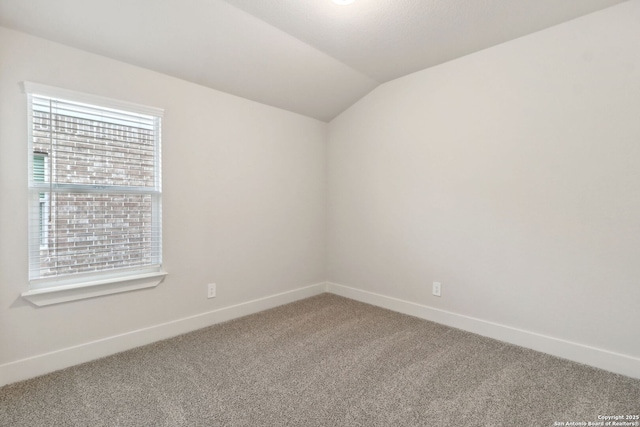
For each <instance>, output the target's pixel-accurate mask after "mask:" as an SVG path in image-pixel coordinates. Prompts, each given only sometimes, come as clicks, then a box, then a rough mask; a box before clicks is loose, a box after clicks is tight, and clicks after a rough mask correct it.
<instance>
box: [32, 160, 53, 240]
mask: <svg viewBox="0 0 640 427" xmlns="http://www.w3.org/2000/svg"><path fill="white" fill-rule="evenodd" d="M47 165H48V163H47V154H46V153H38V152H34V153H33V180H34V182H39V183H43V182H45V181H46V178H45V177H46V176H47V170H48V169H49V168H48V166H47ZM38 206H39V207H38V235H39V236H40V250H45V249H47V247H48V241H49V240H48V238H49V228H48V227H49V193H38Z"/></svg>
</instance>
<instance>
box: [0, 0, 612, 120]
mask: <svg viewBox="0 0 640 427" xmlns="http://www.w3.org/2000/svg"><path fill="white" fill-rule="evenodd" d="M622 1H624V0H437V1H436V0H355V2H354V3H353V4H351V5H349V6H338V5H335V4H333V3H332V2H331V1H330V0H305V1H301V0H271V1H257V0H126V1H123V0H122V1H104V0H28V1H26V0H0V25H2V26H5V27H8V28H13V29H16V30H19V31H24V32H26V33H30V34H33V35H36V36H39V37H43V38H47V39H50V40H53V41H56V42H60V43H64V44H67V45H70V46H73V47H77V48H80V49H84V50H87V51H90V52H94V53H97V54H100V55H104V56H107V57H111V58H114V59H118V60H121V61H125V62H129V63H131V64H134V65H138V66H142V67H146V68H149V69H152V70H156V71H159V72H162V73H165V74H169V75H172V76H175V77H179V78H182V79H185V80H189V81H192V82H195V83H198V84H201V85H204V86H208V87H211V88H214V89H219V90H222V91H225V92H228V93H231V94H235V95H238V96H242V97H244V98H248V99H253V100H256V101H258V102H262V103H265V104H269V105H273V106H276V107H279V108H283V109H286V110H290V111H294V112H297V113H300V114H304V115H307V116H310V117H315V118H318V119H320V120H323V121H329V120H331V119H332V118H333V117H335V116H336V115H337V114H339V113H340V112H342V111H343V110H345V109H346V108H347V107H349V106H350V105H351V104H353V103H354V102H356V101H357V100H358V99H360V98H361V97H362V96H364V95H365V94H367V93H368V92H369V91H371V90H372V89H373V88H375V87H376V86H377V85H378V84H380V83H383V82H385V81H388V80H390V79H394V78H397V77H400V76H403V75H406V74H409V73H412V72H415V71H418V70H421V69H424V68H427V67H430V66H433V65H436V64H439V63H442V62H445V61H448V60H451V59H453V58H456V57H459V56H462V55H466V54H469V53H472V52H475V51H478V50H481V49H484V48H487V47H490V46H493V45H496V44H499V43H502V42H505V41H508V40H511V39H514V38H517V37H520V36H523V35H525V34H529V33H532V32H534V31H538V30H541V29H543V28H546V27H549V26H552V25H555V24H559V23H561V22H564V21H567V20H570V19H573V18H576V17H578V16H581V15H584V14H586V13H589V12H593V11H596V10H599V9H602V8H605V7H608V6H611V5H614V4H616V3H621V2H622ZM43 83H46V82H43Z"/></svg>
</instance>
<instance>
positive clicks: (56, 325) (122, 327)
mask: <svg viewBox="0 0 640 427" xmlns="http://www.w3.org/2000/svg"><path fill="white" fill-rule="evenodd" d="M25 80H27V81H33V82H36V83H42V84H47V85H52V86H58V87H62V88H65V89H71V90H76V91H81V92H87V93H92V94H96V95H101V96H107V97H110V98H116V99H120V100H124V101H131V102H136V103H140V104H145V105H150V106H155V107H161V108H164V109H165V116H164V119H163V125H164V126H163V144H164V145H163V158H164V162H163V190H164V195H163V217H164V261H165V268H166V270H167V271H168V272H169V276H168V277H167V278H166V279H165V281H164V282H163V283H162V284H160V285H159V286H158V287H157V288H154V289H151V290H142V291H135V292H129V293H123V294H118V295H110V296H105V297H100V298H94V299H89V300H82V301H76V302H70V303H64V304H58V305H53V306H48V307H42V308H36V307H35V306H33V305H31V304H30V303H28V302H27V301H25V300H24V299H22V298H20V296H19V295H20V293H21V292H23V291H25V290H26V289H27V155H28V153H27V145H26V144H27V124H26V123H27V122H26V113H27V111H26V96H25V95H24V94H23V93H22V92H21V89H20V86H19V83H20V82H22V81H25ZM326 127H327V125H326V124H325V123H322V122H319V121H317V120H314V119H309V118H306V117H303V116H300V115H296V114H293V113H290V112H286V111H283V110H279V109H276V108H272V107H267V106H264V105H261V104H258V103H255V102H251V101H247V100H244V99H242V98H238V97H234V96H231V95H228V94H225V93H221V92H217V91H214V90H210V89H206V88H203V87H200V86H197V85H194V84H190V83H187V82H184V81H181V80H178V79H175V78H171V77H167V76H164V75H161V74H158V73H154V72H151V71H147V70H143V69H141V68H136V67H133V66H130V65H127V64H124V63H120V62H117V61H113V60H110V59H107V58H104V57H100V56H97V55H92V54H88V53H85V52H82V51H79V50H75V49H71V48H68V47H64V46H62V45H58V44H54V43H51V42H48V41H44V40H42V39H38V38H34V37H30V36H27V35H25V34H22V33H18V32H14V31H9V30H6V29H2V28H0V367H2V366H1V365H2V364H3V363H4V364H7V363H9V362H15V361H17V360H20V359H24V358H28V357H33V356H40V355H43V354H46V353H48V352H52V351H57V350H60V349H65V348H68V347H71V346H75V345H82V344H85V343H87V342H91V341H95V340H100V339H104V338H109V337H115V336H118V335H119V334H126V333H129V332H131V331H136V330H138V329H142V328H147V327H151V326H154V325H159V324H163V323H164V322H171V321H173V320H176V319H181V318H185V317H189V316H195V315H197V314H200V313H205V312H209V311H211V310H216V309H219V308H223V307H229V306H232V305H234V304H238V303H242V302H246V301H249V300H252V299H256V298H261V297H266V296H270V295H274V294H278V293H282V292H286V291H290V290H294V289H298V288H301V287H304V286H307V285H311V284H315V283H317V282H321V281H323V280H324V265H325V262H324V236H325V218H324V207H325V200H324V194H325V183H324V181H325V175H324V174H325V170H324V161H325V158H324V155H325V137H326ZM210 282H216V283H217V287H218V297H217V298H215V299H207V298H206V284H207V283H210ZM7 369H9V368H7ZM0 380H1V379H0ZM0 383H1V381H0Z"/></svg>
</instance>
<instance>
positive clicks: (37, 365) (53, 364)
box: [0, 282, 325, 386]
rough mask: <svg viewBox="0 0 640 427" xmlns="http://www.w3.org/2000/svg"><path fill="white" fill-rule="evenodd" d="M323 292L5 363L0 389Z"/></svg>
mask: <svg viewBox="0 0 640 427" xmlns="http://www.w3.org/2000/svg"><path fill="white" fill-rule="evenodd" d="M323 292H325V283H324V282H322V283H317V284H315V285H311V286H306V287H303V288H299V289H294V290H292V291H288V292H283V293H280V294H276V295H270V296H268V297H264V298H259V299H255V300H252V301H247V302H244V303H241V304H237V305H233V306H230V307H223V308H220V309H218V310H213V311H209V312H206V313H202V314H197V315H195V316H190V317H185V318H183V319H178V320H174V321H171V322H167V323H162V324H159V325H154V326H151V327H148V328H144V329H138V330H135V331H131V332H127V333H124V334H121V335H116V336H112V337H109V338H104V339H100V340H96V341H91V342H88V343H84V344H80V345H77V346H73V347H68V348H63V349H61V350H56V351H52V352H50V353H45V354H40V355H37V356H33V357H29V358H26V359H21V360H17V361H14V362H9V363H5V364H3V365H0V386H3V385H6V384H11V383H14V382H18V381H23V380H26V379H29V378H33V377H37V376H40V375H44V374H48V373H50V372H54V371H57V370H60V369H64V368H68V367H70V366H73V365H78V364H80V363H85V362H89V361H91V360H95V359H99V358H102V357H105V356H109V355H112V354H115V353H119V352H121V351H125V350H130V349H132V348H135V347H140V346H143V345H146V344H151V343H153V342H156V341H160V340H163V339H167V338H171V337H174V336H176V335H180V334H184V333H187V332H191V331H194V330H197V329H201V328H205V327H207V326H211V325H214V324H216V323H220V322H225V321H227V320H231V319H235V318H238V317H242V316H246V315H249V314H253V313H258V312H260V311H263V310H267V309H270V308H274V307H277V306H280V305H283V304H288V303H290V302H294V301H298V300H301V299H305V298H309V297H312V296H314V295H319V294H321V293H323Z"/></svg>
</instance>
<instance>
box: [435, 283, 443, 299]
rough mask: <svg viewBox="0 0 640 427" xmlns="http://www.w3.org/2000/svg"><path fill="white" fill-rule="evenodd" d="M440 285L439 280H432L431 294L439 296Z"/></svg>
mask: <svg viewBox="0 0 640 427" xmlns="http://www.w3.org/2000/svg"><path fill="white" fill-rule="evenodd" d="M440 286H441V285H440V283H439V282H433V294H434V295H435V296H437V297H439V296H440Z"/></svg>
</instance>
